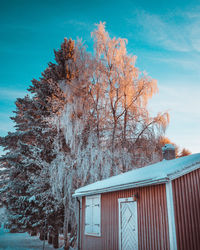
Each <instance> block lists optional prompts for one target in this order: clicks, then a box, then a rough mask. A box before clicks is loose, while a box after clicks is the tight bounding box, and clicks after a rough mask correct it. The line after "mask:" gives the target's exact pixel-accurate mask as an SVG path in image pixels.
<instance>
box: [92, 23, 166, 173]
mask: <svg viewBox="0 0 200 250" xmlns="http://www.w3.org/2000/svg"><path fill="white" fill-rule="evenodd" d="M92 36H93V38H94V41H95V44H94V48H95V59H96V62H97V63H96V65H95V68H94V73H93V76H94V77H93V88H92V89H93V91H92V97H93V99H94V100H95V101H94V102H95V103H96V107H97V114H99V111H100V110H103V111H104V114H106V119H105V117H102V119H101V118H99V121H103V126H104V129H106V130H107V135H108V136H109V137H110V142H111V152H112V154H113V155H114V151H116V150H117V149H118V148H119V150H122V151H123V152H124V151H125V152H126V154H127V153H129V152H130V153H131V154H133V153H134V151H135V149H136V148H137V147H138V144H140V143H141V141H142V140H143V141H144V138H146V139H149V140H151V137H152V138H153V136H154V135H155V130H156V128H158V129H161V130H162V129H163V130H164V129H165V128H166V126H167V124H168V122H169V116H168V114H167V113H163V114H158V115H157V116H156V117H150V116H149V112H148V110H147V104H148V100H149V99H150V98H151V97H152V96H153V94H155V93H156V92H157V84H156V81H155V80H153V79H151V78H150V77H149V76H147V75H146V74H145V73H141V72H140V71H139V69H138V68H136V67H135V62H136V56H130V55H128V54H127V51H126V43H127V40H125V39H121V38H118V39H116V38H113V39H111V38H110V37H109V34H108V33H107V32H106V31H105V23H101V22H100V24H98V25H97V29H96V30H95V31H94V32H93V33H92ZM100 99H101V101H100ZM104 133H105V132H104ZM109 133H110V134H109ZM139 142H140V143H139ZM122 151H121V153H122ZM113 157H114V156H113ZM112 165H113V166H112V169H111V170H112V171H113V168H114V165H116V164H115V161H114V158H113V161H112ZM125 165H126V164H125V162H124V163H123V164H122V171H126V170H127V166H125ZM112 174H113V173H112V172H111V175H112Z"/></svg>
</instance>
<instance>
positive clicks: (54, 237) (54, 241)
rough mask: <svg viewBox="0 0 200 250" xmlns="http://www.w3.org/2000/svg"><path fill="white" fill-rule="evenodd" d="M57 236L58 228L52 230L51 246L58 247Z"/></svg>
mask: <svg viewBox="0 0 200 250" xmlns="http://www.w3.org/2000/svg"><path fill="white" fill-rule="evenodd" d="M58 236H59V234H58V229H56V230H55V231H54V235H53V247H54V248H59V239H58Z"/></svg>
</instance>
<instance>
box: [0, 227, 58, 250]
mask: <svg viewBox="0 0 200 250" xmlns="http://www.w3.org/2000/svg"><path fill="white" fill-rule="evenodd" d="M3 249H6V250H32V249H38V250H40V249H43V241H40V240H39V239H38V237H37V236H33V237H31V236H30V235H29V234H28V233H8V232H6V231H5V230H3V229H2V228H1V229H0V250H3ZM44 249H45V250H52V249H54V248H53V247H52V246H51V245H49V244H48V243H47V241H45V248H44Z"/></svg>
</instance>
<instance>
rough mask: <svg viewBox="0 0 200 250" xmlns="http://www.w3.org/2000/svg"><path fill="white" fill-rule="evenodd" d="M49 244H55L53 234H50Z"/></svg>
mask: <svg viewBox="0 0 200 250" xmlns="http://www.w3.org/2000/svg"><path fill="white" fill-rule="evenodd" d="M48 243H49V244H52V243H53V236H52V233H49V237H48Z"/></svg>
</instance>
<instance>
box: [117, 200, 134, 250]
mask: <svg viewBox="0 0 200 250" xmlns="http://www.w3.org/2000/svg"><path fill="white" fill-rule="evenodd" d="M126 202H136V228H137V241H138V218H137V201H136V200H135V198H134V197H128V198H119V199H118V220H119V223H118V228H119V229H118V231H119V250H123V249H121V240H122V239H121V203H126ZM137 243H138V242H137ZM137 245H138V244H137Z"/></svg>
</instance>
